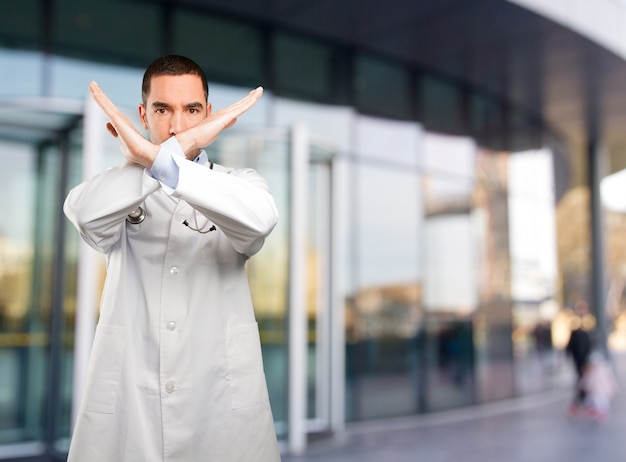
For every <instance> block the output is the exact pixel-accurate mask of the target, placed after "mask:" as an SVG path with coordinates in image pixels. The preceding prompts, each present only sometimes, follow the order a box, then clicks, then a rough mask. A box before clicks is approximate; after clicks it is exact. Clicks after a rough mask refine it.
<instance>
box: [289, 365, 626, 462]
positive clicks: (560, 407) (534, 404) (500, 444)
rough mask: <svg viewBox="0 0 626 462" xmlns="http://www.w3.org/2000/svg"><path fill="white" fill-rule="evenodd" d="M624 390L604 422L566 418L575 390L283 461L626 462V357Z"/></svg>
mask: <svg viewBox="0 0 626 462" xmlns="http://www.w3.org/2000/svg"><path fill="white" fill-rule="evenodd" d="M615 365H616V368H617V375H618V380H619V382H620V386H621V391H620V393H619V394H618V396H617V398H616V400H615V401H614V403H613V409H612V414H611V416H610V417H609V418H608V419H607V420H606V421H604V422H596V421H592V420H590V419H585V418H575V419H574V418H569V417H567V415H566V409H567V405H568V402H569V400H570V398H571V390H570V389H569V388H567V389H561V390H554V391H550V392H547V393H541V394H537V395H533V396H530V397H525V398H521V399H517V400H512V401H507V402H500V403H496V404H491V405H488V406H481V407H474V408H471V409H462V410H457V411H453V412H445V413H437V414H432V415H427V416H417V417H411V418H405V419H394V420H387V421H384V422H375V423H372V422H369V423H362V424H354V425H350V426H348V428H347V432H346V435H345V438H344V440H343V441H331V440H323V441H318V442H314V443H310V444H309V448H308V450H307V453H306V454H305V455H303V456H293V455H284V456H283V462H322V461H323V462H415V461H417V462H459V461H462V462H492V461H493V462H589V461H600V462H618V461H619V462H624V461H626V356H620V357H618V358H616V361H615Z"/></svg>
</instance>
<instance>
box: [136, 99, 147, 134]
mask: <svg viewBox="0 0 626 462" xmlns="http://www.w3.org/2000/svg"><path fill="white" fill-rule="evenodd" d="M137 110H138V111H139V119H140V120H141V125H143V128H144V130H148V119H147V118H146V107H145V106H144V105H143V103H140V104H139V107H138V108H137Z"/></svg>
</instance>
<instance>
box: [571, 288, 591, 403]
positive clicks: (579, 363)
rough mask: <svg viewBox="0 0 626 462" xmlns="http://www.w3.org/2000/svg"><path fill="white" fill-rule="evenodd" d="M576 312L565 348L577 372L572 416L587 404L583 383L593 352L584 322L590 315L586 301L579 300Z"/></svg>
mask: <svg viewBox="0 0 626 462" xmlns="http://www.w3.org/2000/svg"><path fill="white" fill-rule="evenodd" d="M574 311H575V312H576V316H574V317H572V319H571V321H570V325H571V333H570V338H569V340H568V341H567V345H566V346H565V352H566V353H567V354H568V355H569V356H571V358H572V362H573V363H574V368H575V370H576V386H575V390H574V399H573V400H572V403H571V405H570V407H569V409H568V413H569V414H570V415H575V414H577V413H578V411H579V410H580V408H581V407H582V406H584V404H585V398H586V392H585V389H584V388H583V387H582V386H581V381H582V378H583V376H584V372H585V368H586V366H587V364H588V362H589V357H590V355H591V351H592V341H591V336H590V335H589V332H587V331H586V330H585V329H584V326H583V320H584V319H585V317H586V316H588V315H589V305H588V304H587V302H586V301H584V300H579V301H578V302H577V303H576V306H575V308H574Z"/></svg>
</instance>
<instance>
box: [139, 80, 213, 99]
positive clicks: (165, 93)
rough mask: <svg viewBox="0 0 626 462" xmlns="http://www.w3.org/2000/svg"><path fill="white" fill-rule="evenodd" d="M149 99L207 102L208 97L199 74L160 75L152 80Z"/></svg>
mask: <svg viewBox="0 0 626 462" xmlns="http://www.w3.org/2000/svg"><path fill="white" fill-rule="evenodd" d="M148 101H160V102H168V103H176V102H180V103H187V102H191V101H194V102H204V103H206V98H205V97H204V88H203V86H202V80H201V79H200V77H198V76H197V75H193V74H183V75H158V76H154V77H152V80H151V81H150V94H149V95H148Z"/></svg>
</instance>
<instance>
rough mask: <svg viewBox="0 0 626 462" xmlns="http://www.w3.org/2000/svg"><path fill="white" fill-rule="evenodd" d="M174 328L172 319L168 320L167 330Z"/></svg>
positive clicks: (174, 324)
mask: <svg viewBox="0 0 626 462" xmlns="http://www.w3.org/2000/svg"><path fill="white" fill-rule="evenodd" d="M174 329H176V323H175V322H174V321H170V322H168V323H167V330H174Z"/></svg>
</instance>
